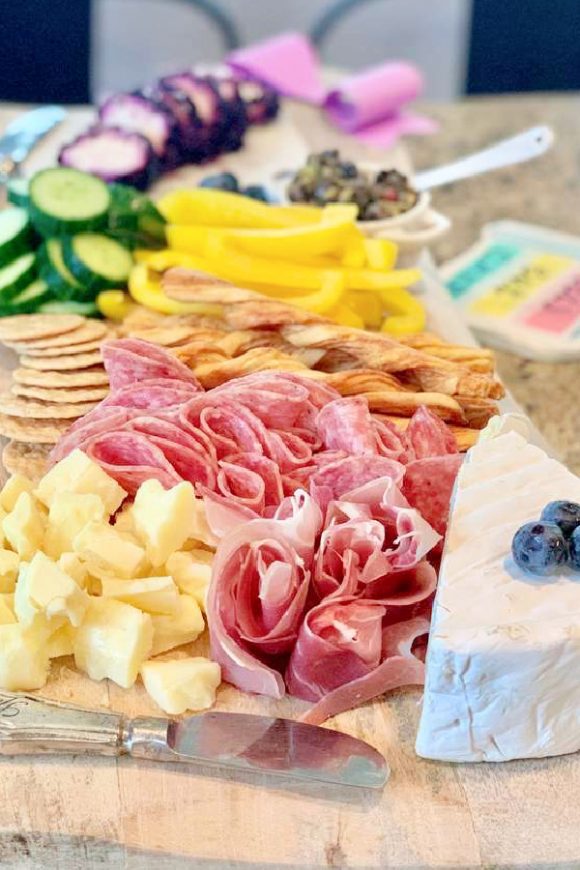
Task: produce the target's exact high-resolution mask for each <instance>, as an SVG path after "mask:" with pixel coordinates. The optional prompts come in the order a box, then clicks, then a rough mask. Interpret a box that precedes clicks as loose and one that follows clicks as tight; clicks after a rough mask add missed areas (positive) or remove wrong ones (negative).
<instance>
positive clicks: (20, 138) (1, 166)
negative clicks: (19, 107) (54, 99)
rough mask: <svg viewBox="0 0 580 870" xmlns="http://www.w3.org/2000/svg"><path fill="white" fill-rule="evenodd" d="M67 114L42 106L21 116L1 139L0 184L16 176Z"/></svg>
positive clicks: (56, 108) (9, 125)
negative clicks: (35, 147)
mask: <svg viewBox="0 0 580 870" xmlns="http://www.w3.org/2000/svg"><path fill="white" fill-rule="evenodd" d="M65 116H66V112H65V110H64V109H62V108H61V107H60V106H42V107H41V108H40V109H33V110H32V111H30V112H25V113H24V114H22V115H19V116H18V117H17V118H15V120H14V121H12V122H11V123H10V124H8V126H7V127H6V129H5V130H4V134H3V135H2V136H1V137H0V183H5V182H6V181H7V180H8V179H9V178H10V177H11V176H12V175H14V174H15V173H16V171H17V169H18V167H19V166H20V164H21V163H22V162H23V161H24V160H25V159H26V157H28V155H29V154H30V152H31V150H32V149H33V148H34V146H35V145H36V143H37V142H39V141H40V140H41V139H42V138H43V137H44V136H46V134H47V133H50V131H51V130H52V129H53V128H54V127H56V126H57V124H60V123H61V121H62V120H63V119H64V118H65Z"/></svg>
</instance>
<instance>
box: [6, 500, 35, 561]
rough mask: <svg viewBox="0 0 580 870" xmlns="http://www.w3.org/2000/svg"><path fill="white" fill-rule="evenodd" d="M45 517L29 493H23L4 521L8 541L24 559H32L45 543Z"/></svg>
mask: <svg viewBox="0 0 580 870" xmlns="http://www.w3.org/2000/svg"><path fill="white" fill-rule="evenodd" d="M45 522H46V519H45V516H44V513H43V511H42V510H41V508H40V507H39V506H38V505H37V504H36V503H35V501H34V499H33V497H32V496H31V495H30V493H29V492H21V493H20V495H19V496H18V498H17V500H16V504H15V506H14V510H12V511H11V512H10V513H9V514H8V515H7V516H6V517H5V518H4V520H3V522H2V528H3V530H4V535H5V537H6V540H7V541H8V542H9V544H10V546H11V547H12V549H13V550H16V552H17V553H18V555H19V556H20V557H21V558H22V559H31V558H32V557H33V556H34V554H35V553H36V551H37V550H40V549H41V548H42V544H43V541H44V526H45Z"/></svg>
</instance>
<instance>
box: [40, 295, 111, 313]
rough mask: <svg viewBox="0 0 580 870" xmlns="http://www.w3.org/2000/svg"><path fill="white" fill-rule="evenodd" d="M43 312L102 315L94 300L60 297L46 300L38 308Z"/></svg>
mask: <svg viewBox="0 0 580 870" xmlns="http://www.w3.org/2000/svg"><path fill="white" fill-rule="evenodd" d="M37 310H38V311H40V312H41V313H42V314H80V315H82V316H83V317H102V314H101V312H100V311H99V309H98V308H97V306H96V305H95V303H94V302H75V301H74V300H72V299H71V300H69V301H68V302H65V301H63V300H60V299H51V300H50V301H49V302H44V303H43V304H42V305H40V306H39V307H38V309H37Z"/></svg>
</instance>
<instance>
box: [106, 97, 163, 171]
mask: <svg viewBox="0 0 580 870" xmlns="http://www.w3.org/2000/svg"><path fill="white" fill-rule="evenodd" d="M99 119H100V121H101V124H102V125H103V126H104V127H119V128H121V129H122V130H127V131H128V132H131V133H141V135H142V136H145V138H146V139H148V140H149V142H150V143H151V147H152V148H153V150H154V152H155V154H156V155H157V157H158V158H159V159H160V160H161V161H165V160H166V158H167V156H168V152H169V150H170V149H171V147H172V146H173V143H174V142H175V139H176V135H177V134H176V130H177V123H176V121H175V119H174V117H173V115H172V114H171V112H169V111H168V110H167V109H166V108H165V106H164V105H163V104H162V103H158V102H156V101H155V100H152V99H149V98H148V97H145V96H143V94H140V93H132V94H115V95H114V96H112V97H109V99H108V100H105V102H104V103H103V104H102V106H101V107H100V109H99Z"/></svg>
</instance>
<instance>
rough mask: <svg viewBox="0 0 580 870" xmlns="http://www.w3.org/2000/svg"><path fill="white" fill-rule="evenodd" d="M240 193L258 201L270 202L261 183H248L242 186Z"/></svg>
mask: <svg viewBox="0 0 580 870" xmlns="http://www.w3.org/2000/svg"><path fill="white" fill-rule="evenodd" d="M242 193H243V194H244V196H250V197H251V198H252V199H259V200H260V202H270V197H269V196H268V191H267V190H266V188H265V187H264V186H263V185H262V184H248V186H247V187H244V189H243V191H242Z"/></svg>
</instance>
